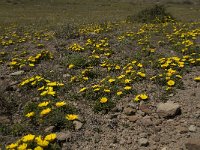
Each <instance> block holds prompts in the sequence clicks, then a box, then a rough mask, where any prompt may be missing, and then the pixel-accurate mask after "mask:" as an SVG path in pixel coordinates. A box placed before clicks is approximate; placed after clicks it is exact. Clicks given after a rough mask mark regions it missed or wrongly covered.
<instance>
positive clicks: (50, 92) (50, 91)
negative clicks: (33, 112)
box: [47, 87, 56, 96]
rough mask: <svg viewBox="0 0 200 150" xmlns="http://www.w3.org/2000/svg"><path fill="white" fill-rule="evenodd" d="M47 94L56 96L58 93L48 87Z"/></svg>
mask: <svg viewBox="0 0 200 150" xmlns="http://www.w3.org/2000/svg"><path fill="white" fill-rule="evenodd" d="M47 94H49V95H52V96H55V94H56V92H55V91H54V90H53V87H48V92H47Z"/></svg>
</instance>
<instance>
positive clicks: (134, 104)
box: [128, 102, 137, 109]
mask: <svg viewBox="0 0 200 150" xmlns="http://www.w3.org/2000/svg"><path fill="white" fill-rule="evenodd" d="M128 107H131V108H133V109H137V103H133V102H130V103H128Z"/></svg>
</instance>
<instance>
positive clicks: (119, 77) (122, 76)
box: [117, 75, 125, 79]
mask: <svg viewBox="0 0 200 150" xmlns="http://www.w3.org/2000/svg"><path fill="white" fill-rule="evenodd" d="M124 77H125V75H120V76H118V77H117V78H118V79H122V78H124Z"/></svg>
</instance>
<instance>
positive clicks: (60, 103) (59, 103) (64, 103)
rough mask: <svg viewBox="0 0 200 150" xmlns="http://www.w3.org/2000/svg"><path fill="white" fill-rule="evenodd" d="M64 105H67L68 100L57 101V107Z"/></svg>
mask: <svg viewBox="0 0 200 150" xmlns="http://www.w3.org/2000/svg"><path fill="white" fill-rule="evenodd" d="M64 105H66V102H64V101H62V102H57V103H56V107H62V106H64Z"/></svg>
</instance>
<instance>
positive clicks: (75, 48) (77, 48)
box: [68, 43, 85, 52]
mask: <svg viewBox="0 0 200 150" xmlns="http://www.w3.org/2000/svg"><path fill="white" fill-rule="evenodd" d="M68 50H71V51H77V52H81V51H84V50H85V49H84V47H82V46H81V45H79V44H78V43H74V44H72V45H70V46H69V47H68Z"/></svg>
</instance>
